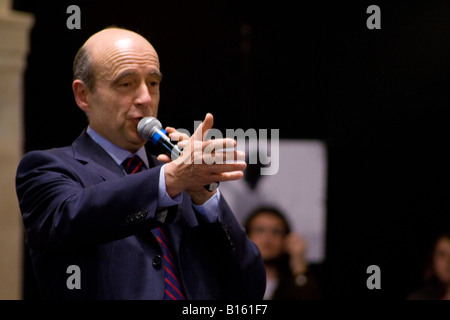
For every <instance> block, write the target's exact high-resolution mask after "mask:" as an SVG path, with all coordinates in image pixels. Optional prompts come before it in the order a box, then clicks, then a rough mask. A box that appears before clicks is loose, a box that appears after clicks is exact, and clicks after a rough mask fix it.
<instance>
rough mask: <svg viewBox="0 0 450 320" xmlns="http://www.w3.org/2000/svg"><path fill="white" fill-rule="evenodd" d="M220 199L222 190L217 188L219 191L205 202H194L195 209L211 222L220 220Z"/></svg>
mask: <svg viewBox="0 0 450 320" xmlns="http://www.w3.org/2000/svg"><path fill="white" fill-rule="evenodd" d="M219 201H220V190H219V189H217V192H216V193H215V194H214V195H213V196H212V197H211V198H209V199H208V201H206V202H205V203H204V204H202V205H197V204H192V206H193V207H194V209H195V210H197V211H198V212H199V213H200V214H201V215H202V217H203V218H205V219H206V221H208V222H210V223H214V222H216V221H217V220H218V217H219Z"/></svg>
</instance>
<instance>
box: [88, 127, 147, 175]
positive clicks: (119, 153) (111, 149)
mask: <svg viewBox="0 0 450 320" xmlns="http://www.w3.org/2000/svg"><path fill="white" fill-rule="evenodd" d="M86 133H87V134H88V135H89V136H90V137H91V138H92V140H94V141H95V142H97V144H98V145H100V147H102V148H103V149H104V150H105V151H106V152H107V153H108V154H109V155H110V156H111V158H113V159H114V161H115V162H116V163H117V164H118V165H119V166H120V165H121V164H122V162H123V161H124V160H125V159H126V158H128V157H130V156H132V155H138V156H139V157H140V158H141V159H142V161H144V164H145V165H146V166H147V168H149V165H148V158H147V152H145V147H144V146H143V147H141V148H140V149H139V150H138V151H136V153H134V154H133V153H131V152H130V151H128V150H125V149H122V148H120V147H118V146H116V145H115V144H113V143H112V142H111V141H109V140H107V139H105V138H104V137H102V136H101V135H99V134H98V133H97V132H96V131H95V130H94V129H92V128H91V126H88V128H87V130H86Z"/></svg>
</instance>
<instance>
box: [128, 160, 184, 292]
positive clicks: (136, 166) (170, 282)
mask: <svg viewBox="0 0 450 320" xmlns="http://www.w3.org/2000/svg"><path fill="white" fill-rule="evenodd" d="M122 167H123V168H124V169H125V171H126V172H127V174H134V173H137V172H140V171H142V170H143V169H145V165H144V163H143V161H142V160H141V158H139V156H137V155H134V156H132V157H130V158H127V159H125V161H124V162H122ZM153 234H154V235H155V237H156V240H158V243H159V245H160V247H161V249H162V251H163V254H164V259H163V265H164V282H165V283H164V287H165V288H164V299H165V300H185V297H184V295H183V293H182V289H181V284H180V281H179V280H178V279H179V276H178V271H177V268H176V267H175V263H174V259H173V255H172V253H171V252H170V250H169V246H168V241H167V237H166V235H165V234H164V232H163V230H162V229H161V228H156V229H154V230H153Z"/></svg>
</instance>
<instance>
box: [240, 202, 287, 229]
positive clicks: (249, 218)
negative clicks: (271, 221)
mask: <svg viewBox="0 0 450 320" xmlns="http://www.w3.org/2000/svg"><path fill="white" fill-rule="evenodd" d="M263 213H268V214H271V215H273V216H276V217H277V218H279V219H280V220H281V221H283V224H284V230H285V233H286V234H288V233H290V232H291V226H290V224H289V221H288V220H287V218H286V216H285V214H284V213H283V212H282V211H281V210H280V209H278V208H276V207H271V206H261V207H258V208H256V209H254V210H253V211H251V212H250V214H249V215H248V216H247V219H246V220H245V222H244V228H245V230H246V231H247V233H249V231H250V224H251V223H252V221H253V219H255V218H256V217H257V216H259V215H260V214H263Z"/></svg>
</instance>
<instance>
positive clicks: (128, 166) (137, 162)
mask: <svg viewBox="0 0 450 320" xmlns="http://www.w3.org/2000/svg"><path fill="white" fill-rule="evenodd" d="M122 167H123V168H124V169H125V171H126V173H127V174H133V173H136V172H140V171H142V169H144V162H143V161H142V160H141V158H139V156H137V155H134V156H132V157H130V158H127V159H125V160H124V161H123V162H122Z"/></svg>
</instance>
